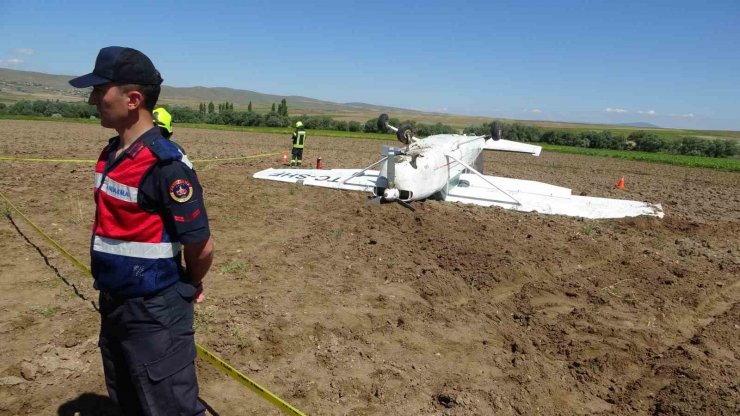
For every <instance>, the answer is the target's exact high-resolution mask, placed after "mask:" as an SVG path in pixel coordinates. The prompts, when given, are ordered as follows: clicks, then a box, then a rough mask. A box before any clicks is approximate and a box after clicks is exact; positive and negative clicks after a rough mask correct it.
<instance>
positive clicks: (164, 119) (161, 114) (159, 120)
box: [152, 107, 187, 155]
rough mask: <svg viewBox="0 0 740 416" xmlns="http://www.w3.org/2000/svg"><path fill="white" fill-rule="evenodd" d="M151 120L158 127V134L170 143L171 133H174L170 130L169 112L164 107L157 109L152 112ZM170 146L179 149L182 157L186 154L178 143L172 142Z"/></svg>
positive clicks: (170, 117) (170, 118)
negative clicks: (172, 145)
mask: <svg viewBox="0 0 740 416" xmlns="http://www.w3.org/2000/svg"><path fill="white" fill-rule="evenodd" d="M152 118H153V120H152V121H153V122H154V125H155V126H157V127H159V132H160V133H161V134H162V137H164V138H165V139H168V140H170V141H172V133H173V132H174V130H173V129H172V115H171V114H170V113H169V111H167V109H165V108H164V107H159V108H157V109H155V110H154V111H152ZM172 144H174V145H175V146H177V148H178V149H180V151H181V152H182V154H183V155H184V154H187V153H185V149H184V148H183V147H182V146H180V145H179V144H178V143H175V142H174V141H172Z"/></svg>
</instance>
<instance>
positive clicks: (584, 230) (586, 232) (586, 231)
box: [581, 224, 594, 235]
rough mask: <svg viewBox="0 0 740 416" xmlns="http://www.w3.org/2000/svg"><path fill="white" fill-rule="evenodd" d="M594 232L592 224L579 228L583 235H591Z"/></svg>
mask: <svg viewBox="0 0 740 416" xmlns="http://www.w3.org/2000/svg"><path fill="white" fill-rule="evenodd" d="M593 232H594V226H593V225H592V224H586V225H584V226H583V227H582V228H581V233H582V234H583V235H591V234H592V233H593Z"/></svg>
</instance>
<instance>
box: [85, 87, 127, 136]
mask: <svg viewBox="0 0 740 416" xmlns="http://www.w3.org/2000/svg"><path fill="white" fill-rule="evenodd" d="M87 102H88V103H89V104H91V105H94V106H95V107H97V109H98V113H100V124H101V125H102V126H103V127H108V128H112V129H115V128H116V127H119V126H122V125H123V124H124V122H125V120H126V119H127V118H128V116H129V97H128V94H127V93H126V92H124V91H123V89H122V88H121V86H120V85H116V84H113V83H108V84H102V85H96V86H95V87H94V88H93V90H92V93H90V98H89V99H88V100H87Z"/></svg>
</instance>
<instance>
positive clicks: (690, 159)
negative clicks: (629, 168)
mask: <svg viewBox="0 0 740 416" xmlns="http://www.w3.org/2000/svg"><path fill="white" fill-rule="evenodd" d="M0 119H9V120H35V121H62V122H68V123H84V124H98V123H99V121H98V120H96V119H71V118H66V119H65V118H49V117H40V116H15V115H7V114H0ZM177 127H182V128H193V129H205V130H222V131H237V132H239V131H241V132H250V133H267V134H281V135H284V134H290V133H292V132H293V129H291V128H288V127H242V126H225V125H215V124H190V123H180V124H177ZM604 127H608V126H604ZM583 130H593V129H585V128H584V129H583ZM610 130H622V129H615V128H614V127H613V126H611V128H610ZM660 130H662V129H658V131H660ZM653 131H655V130H653ZM675 131H676V132H684V133H682V134H681V135H680V136H678V137H681V136H683V135H686V134H687V133H686V132H691V133H694V134H695V133H696V132H698V130H675ZM622 132H623V131H622ZM706 133H710V132H706ZM711 133H717V132H714V131H712V132H711ZM722 133H733V134H735V136H732V135H730V136H726V137H723V138H738V139H740V137H738V136H740V132H722ZM310 134H312V135H316V136H324V137H343V138H353V139H374V140H387V141H392V142H394V143H395V142H396V138H395V136H394V135H391V134H379V133H361V132H349V131H336V130H311V132H310ZM538 144H539V145H541V146H542V148H543V149H544V150H546V151H550V152H558V153H572V154H580V155H588V156H598V157H611V158H619V159H628V160H639V161H643V162H651V163H665V164H670V165H678V166H687V167H698V168H708V169H720V170H727V171H732V172H740V158H713V157H703V156H683V155H676V154H669V153H648V152H638V151H634V150H608V149H588V148H582V147H571V146H555V145H550V144H546V143H538Z"/></svg>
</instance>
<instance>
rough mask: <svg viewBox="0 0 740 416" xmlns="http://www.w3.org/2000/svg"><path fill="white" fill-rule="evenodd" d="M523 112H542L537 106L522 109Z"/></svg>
mask: <svg viewBox="0 0 740 416" xmlns="http://www.w3.org/2000/svg"><path fill="white" fill-rule="evenodd" d="M524 112H525V113H533V114H542V110H540V109H539V108H533V109H531V110H530V109H528V108H525V109H524Z"/></svg>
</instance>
